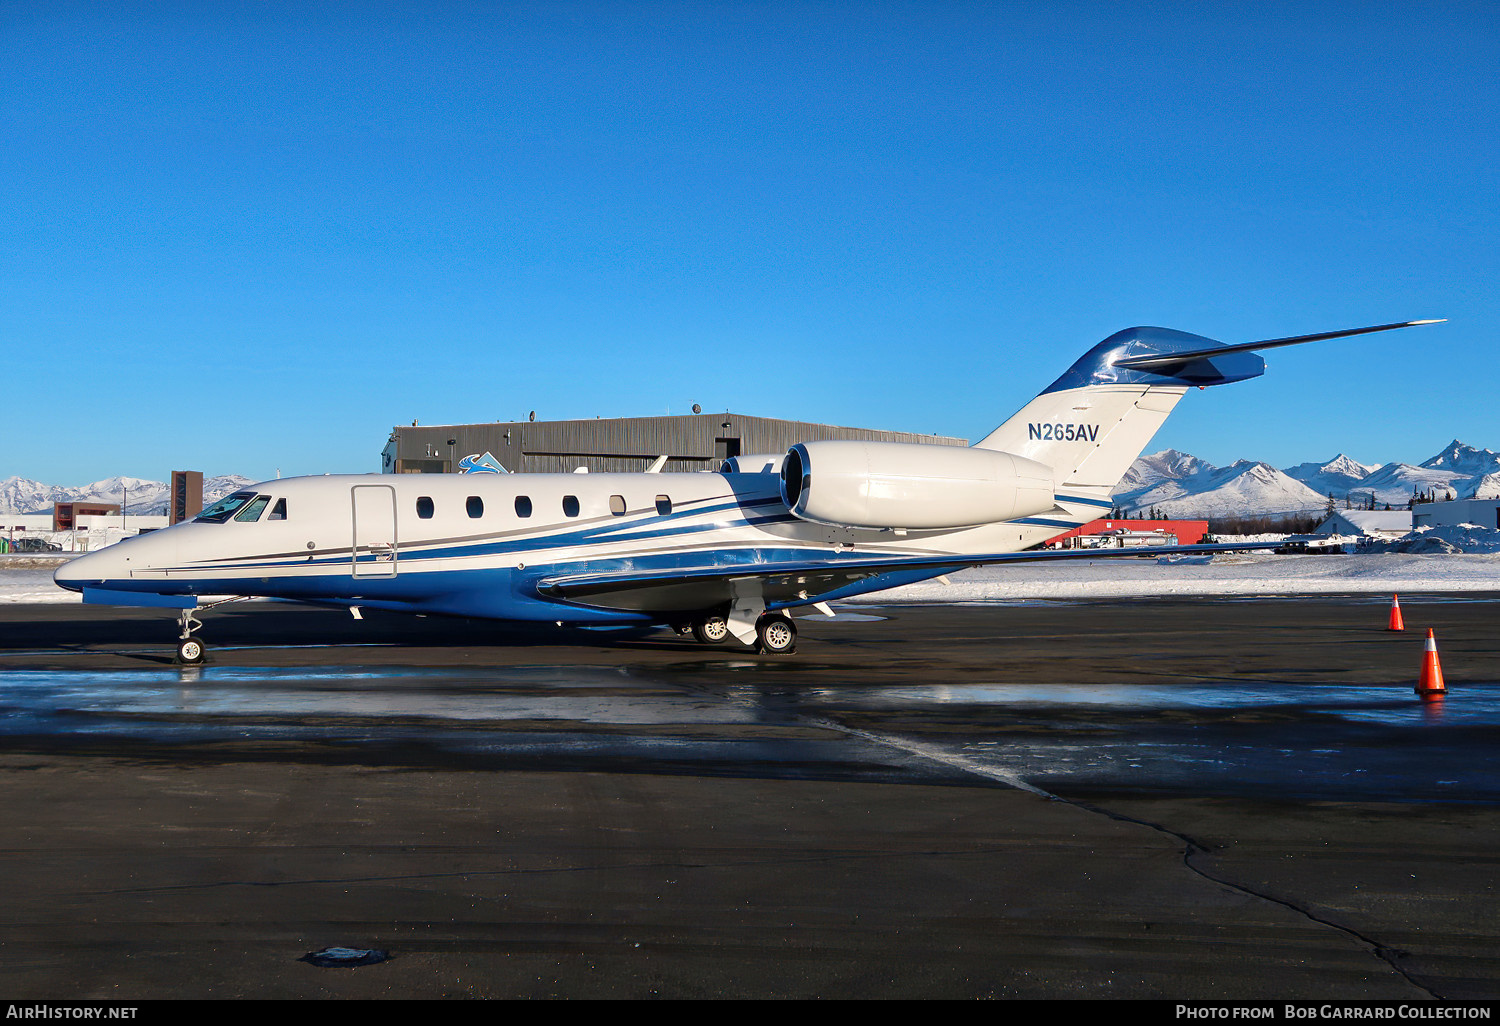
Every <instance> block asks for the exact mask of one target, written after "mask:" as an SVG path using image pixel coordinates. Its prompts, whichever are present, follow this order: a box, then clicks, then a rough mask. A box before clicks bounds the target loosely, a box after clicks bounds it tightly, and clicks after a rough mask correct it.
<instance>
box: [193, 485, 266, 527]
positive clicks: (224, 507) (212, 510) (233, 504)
mask: <svg viewBox="0 0 1500 1026" xmlns="http://www.w3.org/2000/svg"><path fill="white" fill-rule="evenodd" d="M253 498H255V493H254V492H235V493H234V494H233V495H226V496H224V498H222V499H220V500H219V501H218V502H216V503H214V504H213V505H212V506H210V507H208V509H206V510H204V511H203V512H202V513H199V514H198V515H197V516H196V517H194V518H193V523H195V524H222V523H223V522H224V521H226V520H228V519H229V518H230V517H232V516H233V515H234V514H235V513H236V512H237V511H238V510H239V508H240V507H241V506H243V505H244V504H245V503H247V502H249V501H250V500H251V499H253Z"/></svg>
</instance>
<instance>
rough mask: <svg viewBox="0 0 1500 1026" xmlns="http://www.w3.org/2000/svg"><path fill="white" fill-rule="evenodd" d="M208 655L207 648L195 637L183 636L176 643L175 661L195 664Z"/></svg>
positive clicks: (189, 664)
mask: <svg viewBox="0 0 1500 1026" xmlns="http://www.w3.org/2000/svg"><path fill="white" fill-rule="evenodd" d="M206 655H208V648H207V646H205V645H204V644H203V642H201V641H199V640H198V639H197V638H183V639H182V640H181V641H179V642H178V643H177V661H178V662H179V663H184V664H186V665H188V666H196V665H197V664H199V663H201V662H203V658H204V657H205V656H206Z"/></svg>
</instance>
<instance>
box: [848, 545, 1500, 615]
mask: <svg viewBox="0 0 1500 1026" xmlns="http://www.w3.org/2000/svg"><path fill="white" fill-rule="evenodd" d="M1158 560H1160V561H1158ZM1169 560H1170V557H1165V556H1164V557H1158V558H1157V559H1152V558H1149V557H1148V558H1129V557H1127V558H1123V559H1122V558H1119V557H1115V558H1110V559H1099V560H1093V561H1089V560H1078V561H1075V562H1058V563H1053V564H1050V565H1049V564H1045V563H1017V564H1013V565H1011V566H1004V565H1001V566H988V567H980V568H977V569H974V570H965V571H963V572H962V573H957V574H952V575H951V580H952V581H953V583H952V585H950V586H946V587H945V586H944V585H942V584H941V583H939V582H937V581H924V582H923V583H921V584H909V585H907V586H906V587H904V588H893V589H891V590H890V591H883V592H879V593H877V594H874V595H868V596H861V597H860V598H856V599H851V600H850V601H854V602H877V603H887V604H900V603H906V602H1017V601H1023V600H1028V599H1120V598H1156V597H1167V596H1173V595H1326V594H1358V593H1374V594H1396V593H1400V592H1445V591H1497V592H1500V555H1452V554H1449V555H1436V556H1418V555H1401V554H1395V553H1392V554H1379V555H1365V554H1359V555H1348V556H1331V555H1330V556H1321V555H1320V556H1278V555H1274V554H1271V553H1257V554H1254V555H1240V554H1230V555H1225V556H1215V557H1214V558H1213V559H1212V560H1210V561H1209V562H1208V563H1184V562H1177V563H1173V562H1169Z"/></svg>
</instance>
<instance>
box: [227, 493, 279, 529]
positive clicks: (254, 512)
mask: <svg viewBox="0 0 1500 1026" xmlns="http://www.w3.org/2000/svg"><path fill="white" fill-rule="evenodd" d="M270 501H271V497H270V496H269V495H257V496H256V497H255V498H254V499H252V500H251V501H250V503H249V505H247V506H246V507H245V508H244V509H242V510H240V511H239V512H238V513H236V514H235V515H234V519H236V520H238V521H239V522H240V523H242V524H253V523H255V522H256V521H257V520H259V519H260V515H261V514H262V513H263V512H265V509H266V506H267V505H268V504H269V503H270Z"/></svg>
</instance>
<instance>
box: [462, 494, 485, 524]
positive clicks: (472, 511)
mask: <svg viewBox="0 0 1500 1026" xmlns="http://www.w3.org/2000/svg"><path fill="white" fill-rule="evenodd" d="M464 509H466V510H467V511H468V513H469V516H470V518H471V519H474V520H478V519H479V518H480V517H482V516H484V500H483V499H481V498H480V497H479V496H477V495H471V496H469V501H468V502H465V503H464Z"/></svg>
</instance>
